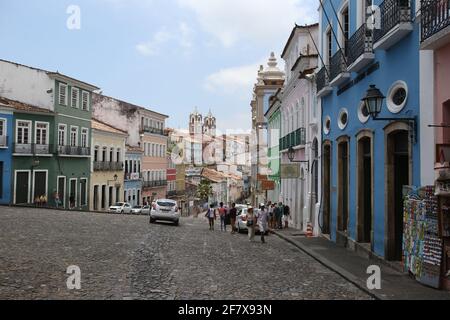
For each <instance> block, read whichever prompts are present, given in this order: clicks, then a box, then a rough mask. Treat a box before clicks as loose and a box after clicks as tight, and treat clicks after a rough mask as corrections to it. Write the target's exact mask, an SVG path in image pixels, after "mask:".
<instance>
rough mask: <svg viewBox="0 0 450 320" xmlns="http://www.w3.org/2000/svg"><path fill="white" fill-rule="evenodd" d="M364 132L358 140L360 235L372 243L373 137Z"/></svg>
mask: <svg viewBox="0 0 450 320" xmlns="http://www.w3.org/2000/svg"><path fill="white" fill-rule="evenodd" d="M368 135H369V133H363V134H362V136H361V138H360V139H359V140H358V170H357V172H358V181H357V196H358V236H357V240H358V242H360V243H371V242H372V232H373V219H372V216H373V209H372V208H373V183H372V181H373V178H372V174H373V167H372V139H371V137H370V136H368Z"/></svg>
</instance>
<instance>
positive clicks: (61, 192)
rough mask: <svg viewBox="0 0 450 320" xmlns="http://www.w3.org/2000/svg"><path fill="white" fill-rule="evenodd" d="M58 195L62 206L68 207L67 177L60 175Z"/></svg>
mask: <svg viewBox="0 0 450 320" xmlns="http://www.w3.org/2000/svg"><path fill="white" fill-rule="evenodd" d="M57 192H58V196H59V201H60V203H61V206H62V207H63V208H65V207H66V178H65V177H58V190H57Z"/></svg>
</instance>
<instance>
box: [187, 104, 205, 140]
mask: <svg viewBox="0 0 450 320" xmlns="http://www.w3.org/2000/svg"><path fill="white" fill-rule="evenodd" d="M202 128H203V117H202V115H201V114H200V113H199V112H198V110H197V107H195V110H194V112H193V113H191V115H190V116H189V134H190V135H201V134H202V133H203V132H202Z"/></svg>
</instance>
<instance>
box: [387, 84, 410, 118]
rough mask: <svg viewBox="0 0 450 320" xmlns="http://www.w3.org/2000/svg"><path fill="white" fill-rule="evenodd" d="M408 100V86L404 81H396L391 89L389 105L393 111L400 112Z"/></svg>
mask: <svg viewBox="0 0 450 320" xmlns="http://www.w3.org/2000/svg"><path fill="white" fill-rule="evenodd" d="M407 101H408V86H407V85H406V82H404V81H396V82H395V83H394V84H393V85H392V86H391V88H390V89H389V92H388V96H387V99H386V102H387V107H388V109H389V111H390V112H392V113H399V112H400V111H402V110H403V108H404V107H405V106H406V103H407Z"/></svg>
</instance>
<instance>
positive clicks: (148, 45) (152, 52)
mask: <svg viewBox="0 0 450 320" xmlns="http://www.w3.org/2000/svg"><path fill="white" fill-rule="evenodd" d="M193 35H194V30H193V29H192V28H191V27H190V26H189V25H188V24H187V23H185V22H180V23H179V24H178V28H177V29H175V30H172V31H168V30H167V29H166V28H165V27H164V28H162V29H161V30H159V31H158V32H156V33H155V34H154V35H153V36H152V39H151V40H150V41H147V42H141V43H139V44H138V45H136V50H137V51H138V52H139V53H140V54H142V55H144V56H156V55H159V54H161V52H162V50H163V48H164V47H165V46H170V45H172V46H173V45H175V46H179V47H180V48H182V49H183V50H184V53H185V54H189V53H190V52H191V50H192V48H193V47H194V42H193ZM172 42H174V43H172Z"/></svg>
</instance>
